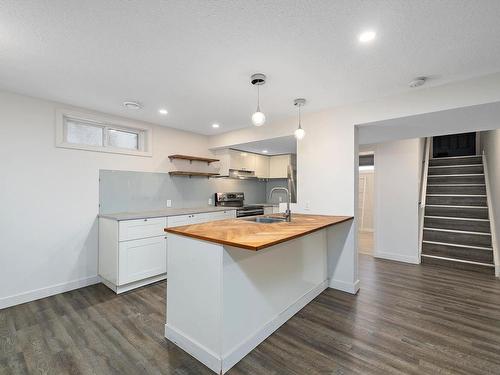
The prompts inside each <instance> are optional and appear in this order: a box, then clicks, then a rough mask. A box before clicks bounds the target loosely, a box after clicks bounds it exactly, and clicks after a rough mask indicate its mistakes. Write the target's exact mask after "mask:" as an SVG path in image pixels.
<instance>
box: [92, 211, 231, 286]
mask: <svg viewBox="0 0 500 375" xmlns="http://www.w3.org/2000/svg"><path fill="white" fill-rule="evenodd" d="M235 217H236V210H224V211H214V212H204V213H195V214H189V215H177V216H169V217H157V218H144V219H133V220H114V219H109V218H99V276H100V277H101V280H102V282H103V283H104V284H105V285H106V286H107V287H109V288H110V289H112V290H113V291H114V292H116V293H117V294H119V293H123V292H126V291H128V290H131V289H134V288H138V287H140V286H144V285H147V284H151V283H154V282H156V281H159V280H164V279H166V278H167V241H166V239H167V236H168V234H167V233H165V231H164V229H165V227H175V226H180V225H188V224H199V223H204V222H207V221H213V220H223V219H231V218H235Z"/></svg>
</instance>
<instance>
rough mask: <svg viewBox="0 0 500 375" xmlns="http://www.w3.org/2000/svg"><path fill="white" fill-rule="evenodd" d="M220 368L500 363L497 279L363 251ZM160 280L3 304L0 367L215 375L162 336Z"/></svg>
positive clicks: (483, 370)
mask: <svg viewBox="0 0 500 375" xmlns="http://www.w3.org/2000/svg"><path fill="white" fill-rule="evenodd" d="M360 278H361V281H362V284H361V288H362V289H361V291H360V292H359V294H358V295H357V296H352V295H349V294H346V293H342V292H338V291H334V290H331V289H329V290H327V291H325V292H324V293H322V294H321V295H320V296H319V297H317V298H316V299H315V300H314V301H313V302H312V303H310V304H309V305H308V306H306V307H305V308H304V309H303V310H301V311H300V312H299V313H298V314H297V315H295V316H294V317H293V318H292V319H290V320H289V321H288V322H287V323H286V324H285V325H283V326H282V327H281V328H280V329H279V330H278V331H276V332H275V333H274V334H273V335H272V336H271V337H269V338H268V339H267V340H266V341H264V342H263V343H262V344H261V345H259V346H258V347H257V348H256V349H255V350H254V351H253V352H252V353H250V354H249V355H248V356H246V357H245V358H244V359H243V360H242V361H241V362H239V363H238V364H237V365H236V366H235V367H234V368H233V369H231V370H230V371H229V372H228V374H231V375H240V374H301V375H304V374H419V375H420V374H467V375H471V374H496V375H498V374H500V281H498V280H495V279H494V278H493V277H492V276H489V275H484V274H481V273H475V272H466V271H465V272H464V271H459V270H454V269H446V268H440V267H438V266H432V265H426V266H423V265H421V266H413V265H405V264H401V263H396V262H390V261H383V260H373V258H371V257H369V256H361V257H360ZM164 314H165V283H164V282H163V283H158V284H156V285H153V286H149V287H145V288H142V289H139V290H136V291H133V292H130V293H127V294H125V295H121V296H116V295H114V294H113V293H111V292H110V291H109V290H108V289H107V288H105V287H104V286H102V285H96V286H91V287H87V288H83V289H79V290H76V291H72V292H68V293H64V294H60V295H57V296H54V297H50V298H45V299H42V300H39V301H35V302H31V303H27V304H24V305H20V306H16V307H13V308H9V309H4V310H0V374H11V373H12V374H27V373H29V374H45V373H47V374H122V375H123V374H179V375H186V374H212V372H211V371H209V370H208V369H207V368H205V367H204V366H203V365H201V364H199V363H198V362H197V361H196V360H194V359H193V358H192V357H190V356H189V355H188V354H186V353H184V352H183V351H182V350H180V349H178V348H177V347H175V346H174V345H173V344H170V343H169V342H168V341H166V340H165V339H164V337H163V327H164Z"/></svg>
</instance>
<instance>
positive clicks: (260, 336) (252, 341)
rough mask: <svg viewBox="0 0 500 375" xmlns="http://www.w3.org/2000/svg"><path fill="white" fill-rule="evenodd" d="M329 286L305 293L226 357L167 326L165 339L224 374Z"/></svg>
mask: <svg viewBox="0 0 500 375" xmlns="http://www.w3.org/2000/svg"><path fill="white" fill-rule="evenodd" d="M327 285H328V281H326V280H325V281H324V282H322V283H321V284H319V285H317V286H316V287H314V288H313V289H311V290H310V291H309V292H307V293H305V294H304V295H302V296H301V297H299V298H298V299H297V300H296V301H295V302H294V303H292V304H291V305H290V306H289V307H287V308H286V309H285V310H283V311H282V312H281V313H280V314H278V315H276V316H275V317H274V318H273V319H272V320H271V321H269V322H268V323H267V324H265V325H264V326H263V327H262V328H261V329H259V330H258V331H257V332H255V333H254V334H253V335H251V336H250V337H248V338H247V339H246V340H245V341H244V342H243V343H241V344H240V345H239V346H238V347H236V348H235V349H234V350H232V351H231V352H229V353H228V354H225V355H224V356H219V355H218V354H217V353H214V352H212V351H211V350H209V349H207V348H206V347H204V346H203V345H201V344H200V343H198V342H197V341H195V340H193V339H192V338H190V337H189V336H188V335H185V334H184V333H183V332H181V331H179V330H177V329H175V328H173V327H171V326H169V325H167V324H165V337H166V338H167V339H169V340H170V341H172V342H173V343H174V344H176V345H177V346H179V347H180V348H181V349H183V350H184V351H186V352H187V353H189V354H190V355H192V356H193V357H194V358H196V359H197V360H198V361H200V362H201V363H203V364H204V365H205V366H207V367H208V368H209V369H211V370H212V371H214V372H216V373H217V374H224V373H225V372H226V371H228V370H229V369H230V368H231V367H233V366H234V365H235V364H236V363H238V362H239V361H240V360H241V359H242V358H243V357H245V356H246V355H247V354H248V353H250V352H251V351H252V350H253V349H255V348H256V347H257V345H259V344H260V343H261V342H262V341H264V340H265V339H266V338H267V337H269V336H270V335H271V334H272V333H273V332H274V331H276V330H277V329H278V328H279V327H281V326H282V325H283V324H284V323H286V321H287V320H289V319H290V318H291V317H292V316H293V315H295V314H296V313H297V312H299V311H300V310H301V309H302V308H304V306H306V305H307V304H308V303H309V302H311V301H312V300H313V299H314V298H316V297H317V296H318V295H319V294H321V292H323V291H324V290H325V289H326V288H327Z"/></svg>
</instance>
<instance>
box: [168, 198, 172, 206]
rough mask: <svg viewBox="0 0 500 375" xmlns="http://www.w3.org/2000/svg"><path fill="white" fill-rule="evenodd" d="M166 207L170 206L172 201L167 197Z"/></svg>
mask: <svg viewBox="0 0 500 375" xmlns="http://www.w3.org/2000/svg"><path fill="white" fill-rule="evenodd" d="M167 207H172V201H171V200H170V199H167Z"/></svg>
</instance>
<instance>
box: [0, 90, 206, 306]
mask: <svg viewBox="0 0 500 375" xmlns="http://www.w3.org/2000/svg"><path fill="white" fill-rule="evenodd" d="M57 108H68V107H67V106H64V105H61V104H58V103H53V102H49V101H44V100H39V99H34V98H29V97H26V96H20V95H15V94H10V93H6V92H0V139H1V140H2V147H0V160H1V165H2V168H1V179H0V209H1V215H0V238H1V240H2V244H1V247H0V308H2V307H5V306H8V305H12V304H16V303H21V302H24V301H27V300H31V299H34V298H36V297H41V296H45V295H48V294H51V293H56V292H59V291H64V290H68V289H70V288H75V287H78V286H83V285H87V284H89V283H93V282H95V281H96V275H97V235H98V233H97V224H96V215H97V213H98V202H99V196H98V195H99V183H98V176H99V169H118V170H135V171H150V172H166V171H168V170H169V164H170V162H169V160H168V158H167V155H169V154H173V153H183V154H195V155H206V156H208V155H209V151H208V148H207V146H208V139H207V138H206V137H205V136H200V135H195V134H192V133H187V132H182V131H178V130H172V129H169V128H165V127H159V126H154V127H153V157H137V156H127V155H118V154H106V153H98V152H90V151H80V150H72V149H71V150H70V149H63V148H56V147H55V111H56V109H57ZM78 110H79V111H85V110H82V109H78ZM85 112H89V111H85Z"/></svg>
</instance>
